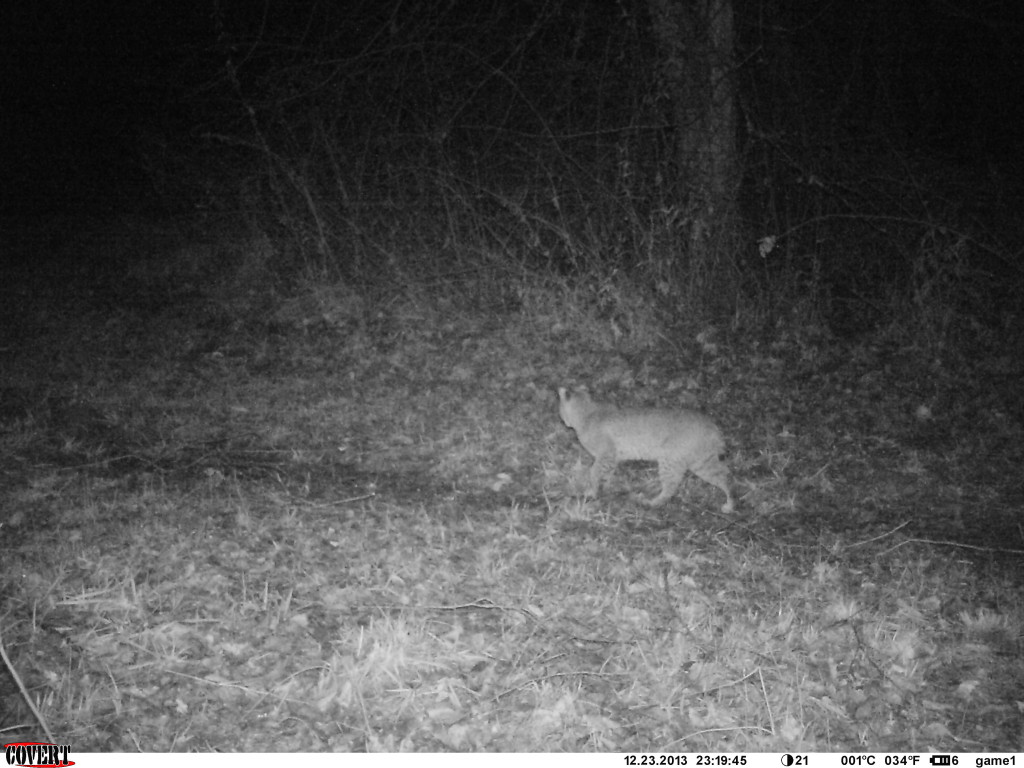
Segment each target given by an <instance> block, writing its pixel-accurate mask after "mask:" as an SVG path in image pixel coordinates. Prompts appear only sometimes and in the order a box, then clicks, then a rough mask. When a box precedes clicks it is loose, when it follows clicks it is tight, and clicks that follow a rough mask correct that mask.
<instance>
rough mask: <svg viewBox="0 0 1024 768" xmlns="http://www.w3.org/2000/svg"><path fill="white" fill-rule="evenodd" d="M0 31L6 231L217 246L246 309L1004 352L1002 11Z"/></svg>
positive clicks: (420, 11) (1017, 28) (687, 3)
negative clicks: (321, 286) (555, 301)
mask: <svg viewBox="0 0 1024 768" xmlns="http://www.w3.org/2000/svg"><path fill="white" fill-rule="evenodd" d="M0 13H2V16H3V18H2V20H0V27H2V30H3V31H2V32H0V35H2V40H0V47H2V51H3V53H2V54H0V55H2V56H3V60H4V70H5V78H4V83H3V85H2V89H3V90H2V94H3V96H2V99H3V104H2V117H0V120H2V131H3V166H4V177H5V182H4V186H3V198H2V204H3V211H4V214H5V216H7V217H12V218H17V217H25V216H31V215H38V214H42V213H46V214H48V215H49V214H53V213H54V212H58V211H59V212H61V213H69V212H70V213H74V214H76V215H78V214H81V215H93V216H97V215H105V216H109V215H114V214H123V213H126V212H129V211H132V212H137V213H144V214H146V215H159V216H171V217H188V218H189V219H191V220H192V221H197V220H205V221H207V222H212V221H215V220H222V219H223V218H225V217H229V218H232V219H234V220H238V221H244V222H246V226H248V227H249V229H250V230H255V231H258V232H259V233H260V235H261V236H262V237H265V238H266V241H267V242H269V243H271V244H272V247H271V248H270V249H269V251H268V253H269V254H270V255H269V256H267V255H266V254H265V255H264V257H265V260H266V262H267V263H266V264H265V265H264V266H265V267H266V269H267V275H268V276H271V277H272V280H270V281H269V282H273V284H274V285H275V290H287V289H288V286H289V285H290V284H294V282H295V281H296V280H297V276H299V275H306V276H308V275H310V274H316V275H318V276H319V279H323V280H332V281H333V280H339V279H340V280H344V281H346V282H349V283H351V284H353V285H369V284H373V283H380V282H382V281H383V282H395V281H399V282H402V283H416V282H423V281H428V282H429V281H435V282H440V283H443V284H444V285H445V286H446V287H448V288H454V289H456V290H463V291H465V293H466V294H467V295H468V296H471V297H473V299H474V300H479V301H481V302H483V303H485V305H486V306H489V307H495V308H510V307H513V306H514V305H515V303H516V291H515V286H516V284H517V282H518V281H521V280H524V279H535V278H536V277H537V276H543V275H554V276H566V275H576V276H578V277H580V278H581V279H585V280H588V281H592V282H593V283H594V284H595V285H600V284H602V281H604V280H607V279H609V277H610V276H616V279H620V278H621V279H629V280H630V281H632V282H634V283H635V284H636V285H638V286H641V287H642V290H644V291H647V292H648V294H649V296H650V301H651V302H656V303H659V305H661V306H663V307H664V308H665V309H666V310H667V311H668V312H669V313H670V314H671V313H674V312H679V311H681V310H685V312H687V313H691V314H692V313H708V314H711V315H715V316H720V317H732V318H733V319H734V323H735V324H737V325H744V324H746V325H747V326H750V327H753V326H755V325H756V326H758V327H770V326H772V325H773V324H777V323H779V322H782V321H785V322H791V321H794V320H796V321H797V322H798V323H812V322H813V323H821V324H822V325H823V326H825V327H827V328H828V329H829V330H830V331H832V332H835V333H838V334H842V335H849V334H857V333H860V332H862V331H865V330H871V329H879V328H900V329H902V330H904V331H905V330H907V329H914V332H915V333H919V334H923V335H920V336H918V338H919V339H920V340H921V341H925V342H927V343H929V344H940V345H946V344H949V343H952V342H955V341H956V342H964V341H967V342H970V344H969V345H968V346H970V345H973V344H975V343H976V342H978V341H985V342H986V343H988V342H991V341H993V340H994V339H997V338H998V339H1001V340H1002V341H1003V342H1005V339H1006V338H1007V337H1008V336H1015V335H1016V333H1017V332H1018V330H1019V319H1018V314H1019V304H1018V303H1017V300H1016V298H1015V297H1016V295H1017V294H1018V293H1019V290H1018V289H1019V287H1020V283H1021V282H1022V280H1021V278H1022V272H1024V267H1022V262H1021V260H1020V245H1021V243H1022V242H1024V240H1022V238H1021V232H1020V221H1019V219H1020V216H1019V211H1020V206H1019V200H1020V197H1019V193H1020V184H1019V180H1020V178H1021V172H1020V168H1021V140H1020V128H1019V127H1020V125H1021V122H1022V118H1024V98H1022V91H1021V88H1022V84H1024V71H1022V70H1024V60H1022V56H1021V54H1020V51H1021V45H1020V44H1021V41H1022V38H1024V6H1022V5H1021V4H1020V3H1018V2H1011V1H1010V0H1005V1H1002V2H978V1H977V0H912V1H910V2H900V3H892V2H888V1H887V0H868V1H867V2H858V3H845V2H831V3H829V2H807V1H806V0H776V1H772V0H760V1H754V0H622V2H604V1H602V2H558V1H557V0H536V2H498V1H491V2H486V1H481V0H472V1H470V0H462V1H452V2H411V1H404V2H403V1H401V0H394V1H389V2H378V1H377V0H374V2H369V1H367V2H334V3H332V2H299V3H295V2H275V1H268V2H264V3H260V2H230V1H225V2H213V0H209V1H202V2H200V1H198V0H197V1H193V2H175V3H169V2H163V3H160V2H134V3H98V2H39V3H18V4H8V5H7V6H6V7H5V8H4V10H3V11H2V12H0ZM467 287H471V290H465V289H466V288H467Z"/></svg>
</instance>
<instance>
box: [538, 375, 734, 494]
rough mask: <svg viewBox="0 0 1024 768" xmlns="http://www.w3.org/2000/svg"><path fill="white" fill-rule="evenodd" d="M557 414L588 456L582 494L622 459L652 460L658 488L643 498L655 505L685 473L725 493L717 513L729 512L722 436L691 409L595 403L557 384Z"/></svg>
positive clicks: (593, 490)
mask: <svg viewBox="0 0 1024 768" xmlns="http://www.w3.org/2000/svg"><path fill="white" fill-rule="evenodd" d="M558 413H559V415H560V416H561V417H562V421H563V422H565V425H566V426H567V427H569V428H570V429H572V430H573V431H575V432H576V437H577V438H579V441H580V444H581V445H582V446H583V447H584V448H585V449H586V450H587V453H589V454H590V455H591V456H593V457H594V463H593V464H592V465H591V467H590V483H589V487H588V489H587V495H588V496H594V497H596V496H597V495H598V493H599V492H600V490H601V483H602V482H603V481H604V480H606V479H607V478H608V477H610V476H611V474H612V473H613V472H614V471H615V467H616V466H617V465H618V464H619V462H622V461H630V460H643V461H656V462H658V478H659V479H660V480H661V493H659V494H658V495H657V496H656V497H655V498H654V499H652V500H650V501H645V502H644V503H645V504H647V505H648V506H652V507H658V506H661V505H662V504H664V503H665V502H666V501H668V500H669V499H670V498H671V497H672V495H673V494H674V493H675V492H676V491H677V490H678V489H679V485H680V484H681V483H682V481H683V478H684V477H685V476H686V472H687V471H690V472H693V474H695V475H696V476H697V477H699V478H700V479H701V480H704V481H705V482H708V483H710V484H711V485H713V486H715V487H716V488H720V489H721V490H722V492H723V493H725V504H723V505H722V511H723V512H732V511H733V499H732V491H731V490H730V487H729V469H728V468H727V467H726V466H725V464H724V463H723V462H722V459H721V455H722V453H723V452H724V450H725V441H724V440H723V439H722V433H721V432H720V431H719V429H718V427H717V426H715V423H714V422H713V421H711V419H709V418H708V417H707V416H705V415H704V414H702V413H698V412H697V411H691V410H687V409H679V410H672V411H669V410H658V409H654V408H642V409H641V408H628V409H620V408H617V407H615V406H614V405H607V404H604V403H595V402H594V400H593V399H592V398H591V397H590V393H589V392H588V391H587V390H586V389H583V388H581V389H577V390H570V389H566V388H565V387H559V389H558Z"/></svg>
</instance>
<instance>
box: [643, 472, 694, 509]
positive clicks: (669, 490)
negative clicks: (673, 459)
mask: <svg viewBox="0 0 1024 768" xmlns="http://www.w3.org/2000/svg"><path fill="white" fill-rule="evenodd" d="M685 473H686V469H685V468H683V467H675V466H673V465H672V464H671V463H668V462H664V461H659V462H658V480H659V481H660V483H661V493H659V494H658V495H657V496H655V497H654V498H653V499H650V500H647V499H644V500H643V504H644V506H645V507H650V508H651V509H655V508H657V507H660V506H662V505H663V504H664V503H665V502H666V501H668V500H669V499H671V498H672V497H673V496H674V495H675V492H676V491H678V490H679V485H680V484H681V483H682V482H683V475H684V474H685Z"/></svg>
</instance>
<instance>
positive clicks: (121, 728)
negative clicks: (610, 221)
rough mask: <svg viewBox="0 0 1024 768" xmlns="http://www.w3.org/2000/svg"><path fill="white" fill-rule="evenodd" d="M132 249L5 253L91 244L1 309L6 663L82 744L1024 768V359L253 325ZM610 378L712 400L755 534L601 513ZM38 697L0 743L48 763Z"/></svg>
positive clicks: (825, 339) (626, 498) (15, 289)
mask: <svg viewBox="0 0 1024 768" xmlns="http://www.w3.org/2000/svg"><path fill="white" fill-rule="evenodd" d="M111 238H113V235H112V234H111V233H110V232H105V231H104V230H103V229H102V228H97V229H96V230H95V231H94V232H93V233H92V234H91V235H88V234H83V233H81V232H76V233H75V234H74V235H73V236H71V235H69V236H68V237H65V238H63V239H61V240H60V242H54V243H51V244H49V245H47V244H46V243H42V242H40V241H39V240H38V239H35V240H33V239H29V240H25V241H22V242H20V243H19V242H13V241H12V242H10V243H7V245H6V247H7V249H8V253H11V252H12V249H14V250H15V251H16V250H17V249H19V248H20V249H22V251H23V252H27V249H40V248H44V247H45V248H51V249H53V250H54V251H56V250H60V251H61V253H59V254H57V253H49V254H47V255H46V256H42V257H40V258H39V259H38V260H37V263H36V264H35V265H32V266H23V268H22V269H21V270H20V273H18V274H16V275H14V276H13V277H14V279H12V280H9V281H7V283H6V285H5V286H4V287H3V288H2V289H0V290H2V292H3V294H4V295H3V296H2V297H0V305H2V309H0V329H2V330H0V334H2V335H0V558H2V562H3V568H2V569H0V641H2V643H3V647H4V649H5V650H6V653H7V655H8V656H9V658H10V662H11V665H12V666H13V669H14V670H16V674H17V677H18V678H20V680H21V682H22V683H23V684H24V686H25V688H26V690H27V693H28V695H29V696H30V697H31V698H32V700H33V701H34V702H36V703H37V704H38V707H39V709H40V712H41V715H42V716H43V718H44V719H45V721H46V722H47V724H48V726H49V729H50V731H51V735H52V737H53V738H55V739H56V741H57V743H60V744H70V745H72V746H73V748H74V749H75V750H76V751H134V750H141V751H145V752H152V751H182V750H192V751H209V750H220V751H270V752H274V751H299V750H302V751H321V750H328V751H330V750H335V751H367V750H370V751H435V752H436V751H448V750H458V751H475V750H480V751H559V752H565V751H568V752H587V751H602V752H606V751H615V752H651V751H670V752H695V751H700V752H707V751H714V752H733V751H802V752H828V751H837V750H842V751H863V750H870V751H915V752H917V751H927V750H939V751H972V752H974V751H992V750H996V751H1020V750H1024V693H1022V692H1024V591H1022V589H1021V587H1022V586H1024V567H1022V563H1024V528H1022V526H1024V514H1022V511H1024V473H1022V471H1021V467H1024V439H1022V437H1024V436H1022V431H1024V425H1022V421H1024V408H1022V406H1021V401H1020V398H1022V397H1024V393H1022V392H1021V391H1020V389H1019V381H1020V380H1021V379H1020V377H1021V366H1022V361H1021V359H1020V356H1019V355H1018V354H1017V353H1016V352H1013V351H1012V350H1009V351H1008V350H1002V351H998V350H995V351H991V350H990V351H984V350H978V351H977V354H975V355H974V356H973V357H971V358H970V359H968V358H967V357H964V356H960V357H957V358H956V361H955V363H954V362H952V361H951V359H950V358H944V357H943V356H942V355H939V354H937V353H936V349H935V348H934V347H931V346H929V345H928V344H926V343H923V342H922V343H920V344H915V343H910V342H907V341H906V340H897V339H895V338H894V337H893V336H892V335H891V334H889V335H887V334H882V333H879V334H875V335H872V336H869V337H863V336H862V337H860V338H857V339H846V340H841V339H836V338H834V337H833V336H832V335H831V334H829V333H827V332H824V331H822V330H820V329H818V328H814V327H810V328H800V329H793V330H788V331H787V330H780V331H779V332H778V333H777V334H775V335H774V337H772V338H762V339H752V338H744V337H742V336H739V335H738V334H735V333H730V332H729V331H728V329H710V328H681V327H680V328H666V329H663V330H662V331H661V332H660V333H659V334H657V339H656V340H655V341H654V342H651V343H648V342H649V341H650V340H649V339H647V338H645V339H644V343H643V344H639V343H632V342H631V340H630V339H629V338H626V339H623V338H622V337H621V329H619V328H612V327H611V325H612V324H610V323H605V324H604V325H602V321H600V320H599V319H594V320H592V321H589V322H586V323H585V322H582V321H581V322H575V321H574V320H573V318H574V317H580V315H579V314H573V311H571V310H573V309H574V308H571V307H567V306H564V303H565V302H566V301H568V299H566V297H565V295H564V294H558V293H557V291H556V292H547V293H546V292H545V288H544V287H543V286H539V285H538V286H525V287H524V288H523V289H522V291H521V292H520V301H519V302H518V305H517V306H516V305H510V306H504V307H500V308H493V309H492V310H490V311H488V310H485V309H481V308H476V309H472V308H469V307H468V306H462V305H460V303H459V302H458V301H457V300H452V299H448V298H445V296H446V294H445V292H444V291H433V294H434V295H430V294H431V293H432V291H430V290H423V291H410V290H406V289H402V290H398V289H396V290H395V291H394V292H393V293H392V294H390V295H387V294H385V295H381V296H376V297H374V298H373V299H372V301H371V300H369V299H366V298H364V297H360V296H358V295H356V294H353V293H351V292H350V291H348V290H344V289H339V288H331V287H327V286H319V287H316V288H311V289H309V290H308V291H307V292H306V294H305V301H306V304H305V305H297V304H294V303H291V304H288V305H287V306H289V307H291V312H290V313H289V312H284V313H282V312H280V310H276V311H278V315H277V316H276V317H278V318H279V321H278V322H271V323H263V324H255V323H239V322H234V321H232V320H231V319H230V318H231V313H230V311H228V309H227V308H226V305H225V301H226V299H225V298H224V296H223V295H221V296H219V297H218V298H217V299H216V300H211V297H210V294H209V293H208V292H206V293H204V292H203V291H202V290H198V289H196V290H194V289H193V287H188V286H186V288H188V290H186V289H184V288H182V289H181V290H172V289H168V290H167V291H166V292H165V293H160V292H159V291H153V290H150V289H149V288H147V289H146V290H143V289H142V288H140V287H139V285H138V284H133V283H132V281H131V279H130V276H127V275H126V274H122V275H120V276H118V277H117V279H114V278H112V276H111V275H110V274H109V273H106V274H98V273H97V272H96V271H95V270H94V269H93V267H92V265H95V264H96V263H98V262H97V261H96V259H97V255H98V254H99V253H100V252H101V251H104V250H105V249H106V250H110V249H115V250H116V249H121V250H122V251H124V252H125V253H127V252H128V251H130V250H131V247H134V246H131V247H129V246H128V245H125V242H124V241H123V239H122V240H117V242H114V241H113V240H112V239H111ZM133 242H134V241H133ZM175 248H176V250H174V251H173V252H172V249H170V248H169V247H166V248H165V247H164V246H161V245H160V244H159V242H156V243H155V244H153V245H152V249H153V254H151V257H152V258H151V263H156V262H159V261H161V260H165V261H166V262H172V261H173V260H174V259H179V258H182V254H183V253H185V254H186V255H189V254H191V255H195V254H197V253H198V254H199V255H200V256H201V255H202V253H201V251H198V250H196V249H198V246H195V248H193V249H191V250H190V248H189V247H187V246H186V247H184V249H183V246H182V244H181V243H178V244H177V245H176V246H175ZM58 256H60V258H57V257H58ZM197 258H198V256H197ZM23 263H24V262H23ZM301 306H305V307H307V309H306V310H302V309H300V307H301ZM310 306H313V307H316V308H317V309H315V311H314V310H310V309H308V307H310ZM325 307H328V308H330V309H331V310H332V311H330V312H325V311H323V310H324V308H325ZM578 383H586V384H589V385H590V386H591V388H592V389H593V390H594V391H595V392H596V393H600V394H601V395H602V396H603V397H604V398H606V399H610V400H614V401H616V402H619V403H620V404H634V405H638V404H657V405H659V406H662V407H672V406H673V405H676V406H678V405H687V406H693V405H696V406H697V407H699V408H701V409H704V410H706V411H707V412H709V413H710V414H712V416H713V417H714V418H715V420H716V421H717V422H718V423H719V424H720V426H721V427H722V430H723V432H724V433H725V434H726V437H727V442H728V445H729V450H730V455H729V464H730V466H731V468H732V470H733V473H734V476H735V480H736V485H737V500H738V504H737V511H736V512H735V513H734V514H733V515H730V516H726V515H722V514H721V513H719V512H718V508H719V505H720V503H721V498H720V494H719V492H718V491H717V490H716V489H714V488H712V487H710V486H707V485H705V484H703V483H701V482H700V481H698V480H696V479H692V481H691V482H688V483H686V484H685V485H684V487H683V489H682V491H681V493H680V494H679V495H678V496H677V497H676V498H674V499H673V500H672V501H671V502H670V503H669V504H668V505H667V506H666V507H664V508H663V509H660V510H648V509H646V508H644V507H642V506H641V505H639V504H638V503H637V502H636V501H635V499H634V497H633V494H632V492H634V491H637V490H641V489H644V488H647V489H648V490H649V489H650V481H651V480H652V479H653V476H654V474H653V469H652V468H650V467H646V466H643V465H640V466H636V467H633V466H630V467H625V468H622V469H620V471H619V472H618V473H617V474H616V476H615V478H614V482H613V484H612V487H611V488H610V489H609V492H608V493H606V495H604V496H603V497H602V498H600V499H597V500H584V499H582V498H580V497H579V496H577V495H576V494H575V493H573V488H574V482H573V479H574V476H575V475H576V474H577V473H578V471H579V462H580V460H581V458H583V459H586V456H585V454H584V453H583V451H582V449H581V448H580V446H579V445H578V443H577V442H576V441H575V438H574V436H573V434H572V433H571V432H569V431H567V430H566V429H565V428H564V427H563V425H562V424H561V422H560V421H559V418H558V408H557V396H556V392H555V390H556V387H557V386H560V385H563V384H570V385H571V384H578ZM584 463H585V462H584ZM16 682H17V681H16V680H15V677H14V675H12V673H11V670H10V669H8V668H3V669H0V713H4V714H2V715H0V732H4V733H6V734H7V737H8V738H7V740H8V741H16V740H17V741H44V740H48V739H46V738H44V736H45V734H44V733H43V732H42V731H41V728H40V727H38V724H37V722H36V720H35V719H34V718H33V716H32V713H31V712H30V711H29V709H28V707H27V705H26V703H25V701H24V696H23V695H22V694H21V693H20V692H19V690H18V687H17V686H16Z"/></svg>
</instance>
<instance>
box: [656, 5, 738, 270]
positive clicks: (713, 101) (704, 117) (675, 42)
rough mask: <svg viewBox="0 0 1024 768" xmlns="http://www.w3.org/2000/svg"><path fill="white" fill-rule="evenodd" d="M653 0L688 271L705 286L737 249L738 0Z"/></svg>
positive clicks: (730, 261)
mask: <svg viewBox="0 0 1024 768" xmlns="http://www.w3.org/2000/svg"><path fill="white" fill-rule="evenodd" d="M647 2H648V5H649V8H650V11H651V19H652V22H653V32H654V36H655V38H656V41H657V44H658V48H659V53H660V55H661V68H660V69H661V76H662V78H663V81H662V82H663V87H664V89H665V91H666V95H667V96H668V98H669V99H670V101H671V105H672V120H673V123H674V125H673V126H672V127H673V130H674V131H675V138H676V141H675V144H676V161H677V172H678V179H677V181H678V183H677V184H676V189H678V190H679V194H680V198H681V199H680V200H679V204H680V207H681V208H682V209H683V210H684V211H685V212H686V216H685V217H684V220H685V221H686V222H687V223H688V225H689V232H688V233H687V235H688V239H689V248H690V252H689V254H688V256H689V259H688V260H687V261H688V263H687V264H686V268H687V269H686V271H687V272H688V276H689V278H690V280H691V281H692V280H693V279H696V280H698V281H699V282H701V283H705V287H710V286H707V285H706V283H707V281H709V280H710V281H712V282H716V283H719V285H720V284H721V283H720V281H721V280H723V279H725V278H726V277H727V274H729V273H730V272H731V269H730V267H731V266H732V261H733V260H732V258H731V257H732V255H733V254H734V252H735V231H736V229H735V208H736V206H735V200H736V192H737V185H738V162H737V149H736V110H735V101H736V93H735V90H736V84H735V79H734V77H733V66H732V61H733V43H734V39H733V38H734V32H733V8H732V0H647ZM675 266H676V267H677V269H678V266H679V265H675ZM677 269H674V270H672V271H673V272H677ZM676 277H677V278H679V277H682V276H681V275H679V274H678V273H677V274H676Z"/></svg>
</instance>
